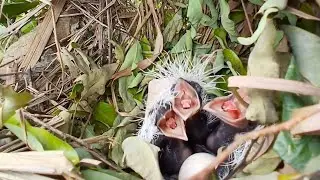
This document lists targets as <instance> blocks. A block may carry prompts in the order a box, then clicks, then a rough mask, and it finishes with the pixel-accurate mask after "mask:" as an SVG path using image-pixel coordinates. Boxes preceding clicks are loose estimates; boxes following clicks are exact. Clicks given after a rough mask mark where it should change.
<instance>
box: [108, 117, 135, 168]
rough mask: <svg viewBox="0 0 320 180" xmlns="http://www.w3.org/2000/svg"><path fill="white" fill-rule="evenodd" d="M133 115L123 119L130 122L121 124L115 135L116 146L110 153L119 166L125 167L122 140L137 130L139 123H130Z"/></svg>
mask: <svg viewBox="0 0 320 180" xmlns="http://www.w3.org/2000/svg"><path fill="white" fill-rule="evenodd" d="M130 119H132V118H131V117H126V118H124V119H123V121H124V122H128V123H129V124H126V123H125V124H122V125H119V126H118V127H119V128H118V130H117V132H116V135H115V137H114V142H115V143H114V146H113V147H112V151H111V153H110V154H109V157H110V158H111V159H112V160H113V161H114V162H115V163H116V164H118V165H119V166H121V167H123V166H124V164H123V161H122V160H123V150H122V148H121V143H122V141H123V140H124V139H125V138H127V137H128V136H132V133H133V132H134V131H136V129H137V125H136V124H135V123H130V121H129V120H130Z"/></svg>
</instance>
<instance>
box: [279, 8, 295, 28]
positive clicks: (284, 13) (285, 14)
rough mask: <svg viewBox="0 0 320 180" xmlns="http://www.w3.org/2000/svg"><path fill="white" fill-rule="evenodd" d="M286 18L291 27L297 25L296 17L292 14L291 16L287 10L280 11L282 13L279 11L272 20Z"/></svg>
mask: <svg viewBox="0 0 320 180" xmlns="http://www.w3.org/2000/svg"><path fill="white" fill-rule="evenodd" d="M285 17H286V18H287V19H288V21H289V23H290V24H291V25H293V26H295V25H296V24H297V20H298V18H297V16H296V15H294V14H291V12H289V11H287V10H282V11H279V12H278V14H277V15H275V16H274V17H273V18H280V19H283V18H285Z"/></svg>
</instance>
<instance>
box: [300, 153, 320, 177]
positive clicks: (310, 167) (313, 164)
mask: <svg viewBox="0 0 320 180" xmlns="http://www.w3.org/2000/svg"><path fill="white" fill-rule="evenodd" d="M319 164H320V156H317V157H314V158H312V159H311V160H310V161H309V162H308V163H307V164H306V166H305V168H304V171H303V172H304V173H308V174H309V173H310V174H311V173H314V172H317V171H319V169H320V168H319Z"/></svg>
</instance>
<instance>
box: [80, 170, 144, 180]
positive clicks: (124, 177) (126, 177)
mask: <svg viewBox="0 0 320 180" xmlns="http://www.w3.org/2000/svg"><path fill="white" fill-rule="evenodd" d="M81 174H83V177H84V178H85V179H86V180H98V179H105V180H140V178H137V177H135V176H133V175H131V174H129V173H125V172H121V173H120V172H116V171H113V170H109V169H96V170H91V169H87V170H84V171H81Z"/></svg>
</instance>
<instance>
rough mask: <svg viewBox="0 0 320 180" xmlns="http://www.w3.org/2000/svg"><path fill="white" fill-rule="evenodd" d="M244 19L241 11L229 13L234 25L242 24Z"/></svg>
mask: <svg viewBox="0 0 320 180" xmlns="http://www.w3.org/2000/svg"><path fill="white" fill-rule="evenodd" d="M244 18H245V15H244V12H243V11H234V12H231V13H230V19H231V20H232V21H233V22H234V23H235V24H238V23H240V22H242V21H243V20H244Z"/></svg>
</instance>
